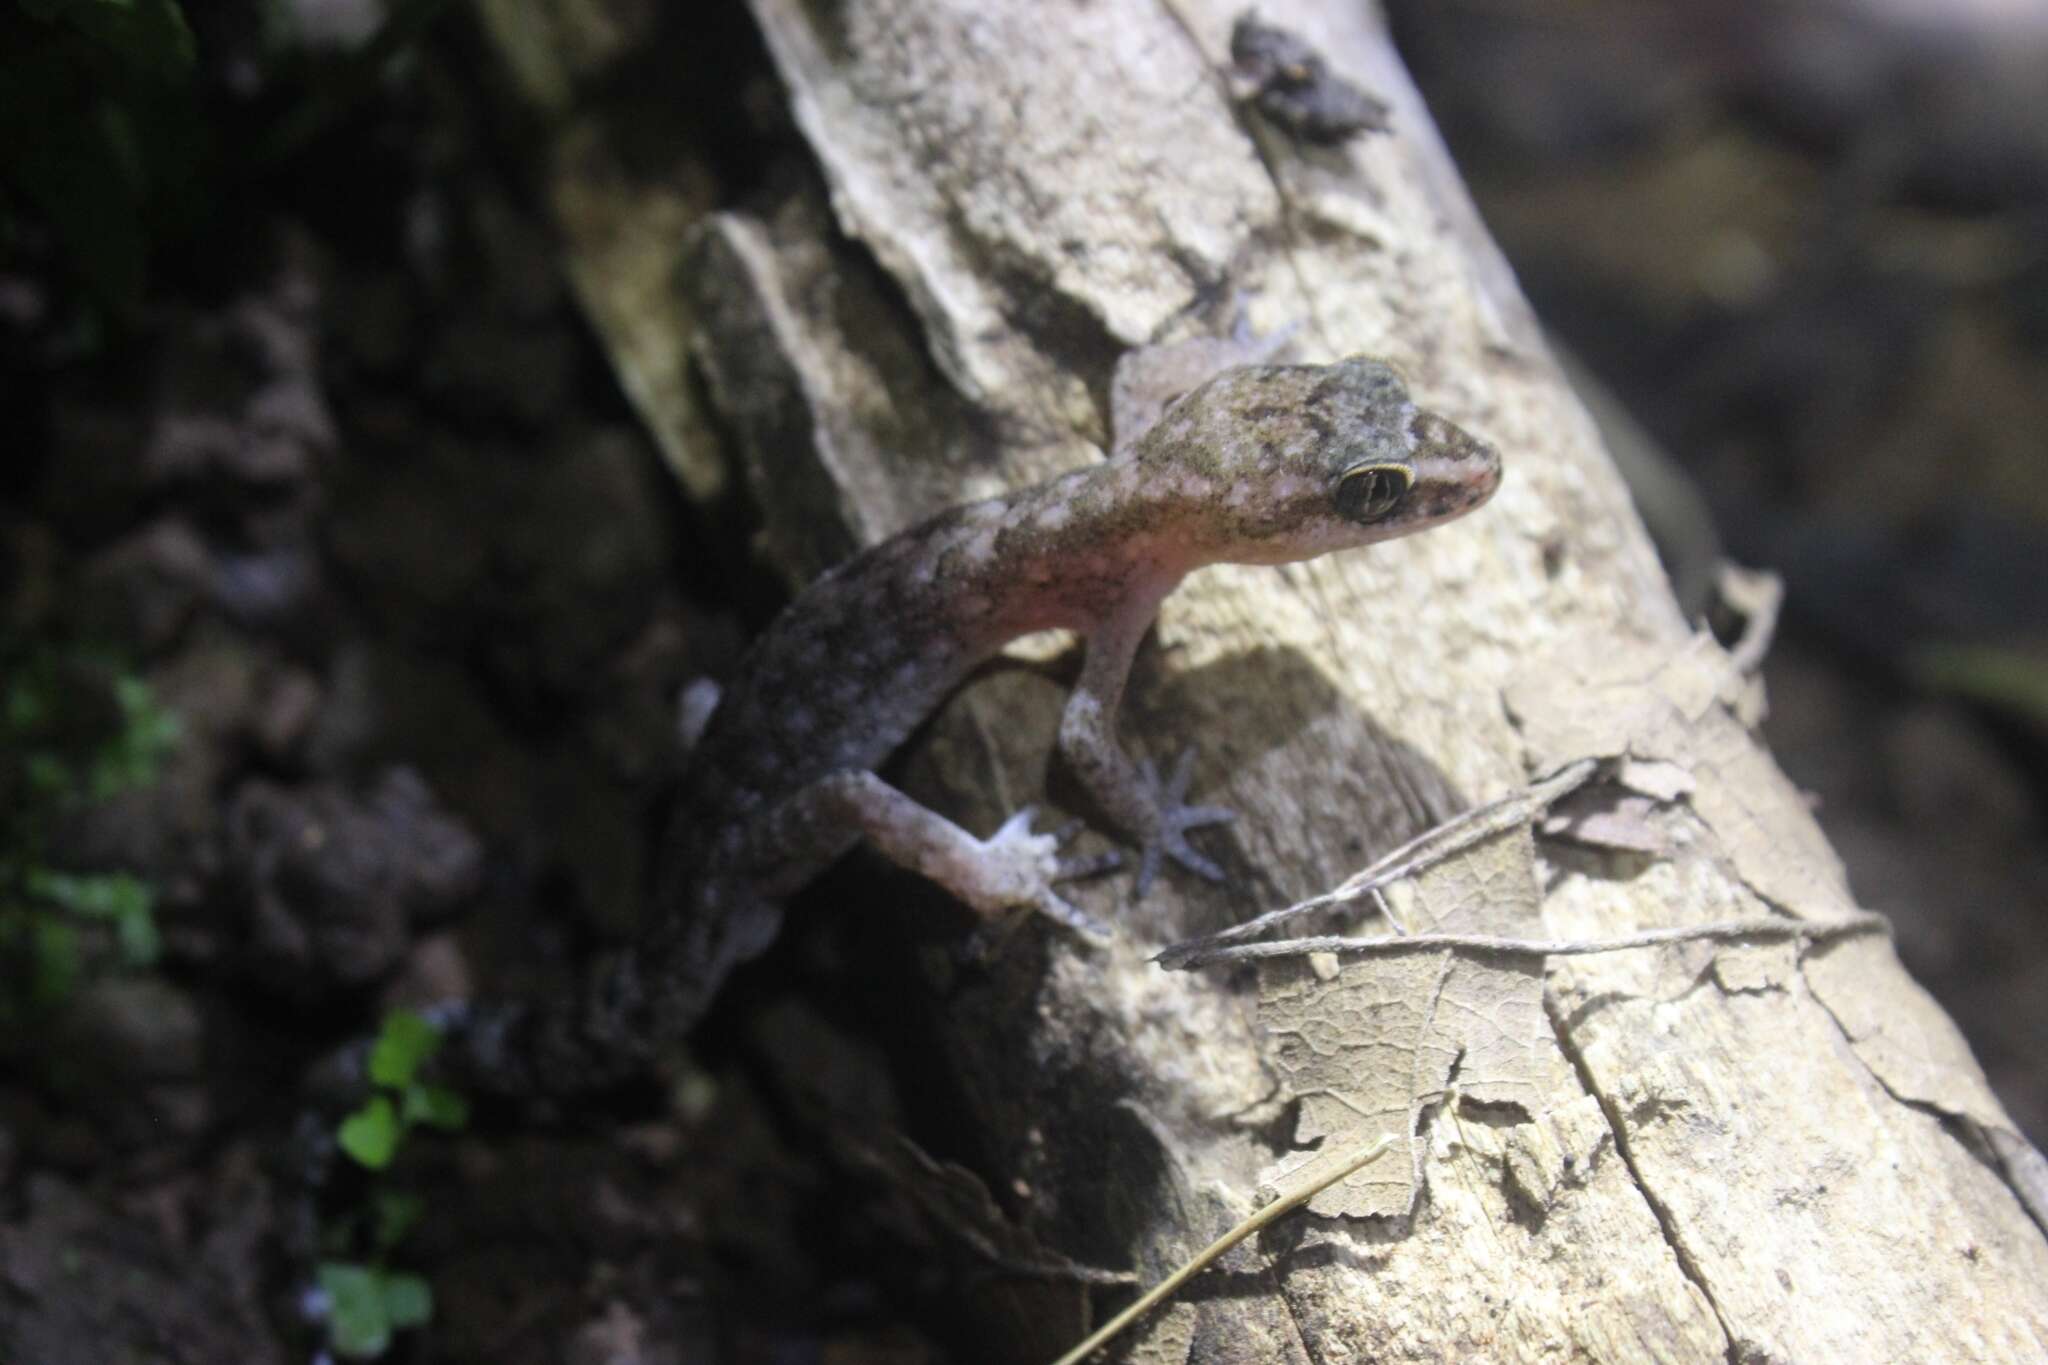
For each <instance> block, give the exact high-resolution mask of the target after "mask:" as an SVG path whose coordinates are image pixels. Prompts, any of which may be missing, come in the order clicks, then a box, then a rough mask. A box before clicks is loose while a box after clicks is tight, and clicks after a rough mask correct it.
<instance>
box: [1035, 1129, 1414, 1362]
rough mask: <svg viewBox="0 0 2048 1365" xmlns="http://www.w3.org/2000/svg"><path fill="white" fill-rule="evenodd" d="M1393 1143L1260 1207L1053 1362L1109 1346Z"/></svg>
mask: <svg viewBox="0 0 2048 1365" xmlns="http://www.w3.org/2000/svg"><path fill="white" fill-rule="evenodd" d="M1393 1145H1394V1139H1393V1138H1392V1137H1382V1138H1380V1139H1379V1140H1378V1141H1377V1142H1369V1143H1367V1144H1366V1145H1365V1146H1363V1147H1361V1148H1359V1149H1358V1153H1357V1155H1355V1156H1354V1157H1353V1158H1352V1159H1351V1160H1349V1161H1347V1162H1345V1163H1344V1164H1343V1165H1342V1166H1339V1167H1337V1168H1336V1169H1335V1170H1333V1171H1331V1172H1330V1173H1329V1174H1327V1175H1325V1176H1324V1177H1323V1178H1322V1179H1320V1180H1315V1181H1311V1182H1310V1183H1308V1184H1306V1185H1304V1186H1302V1187H1301V1188H1300V1189H1298V1190H1295V1191H1293V1192H1292V1193H1290V1194H1286V1195H1283V1196H1282V1197H1281V1198H1279V1199H1275V1200H1274V1201H1273V1202H1272V1203H1270V1204H1268V1205H1266V1207H1264V1208H1262V1209H1260V1210H1259V1211H1258V1212H1257V1213H1254V1214H1253V1215H1252V1216H1251V1217H1249V1218H1247V1219H1245V1220H1244V1221H1243V1222H1241V1223H1239V1224H1238V1225H1237V1226H1236V1227H1233V1228H1232V1229H1230V1231H1228V1232H1226V1233H1224V1234H1223V1235H1222V1236H1221V1237H1218V1238H1217V1239H1216V1240H1215V1241H1213V1242H1211V1243H1209V1245H1208V1246H1206V1247H1203V1248H1202V1249H1201V1250H1200V1251H1198V1252H1196V1253H1195V1254H1194V1255H1193V1256H1192V1257H1190V1258H1189V1259H1188V1261H1187V1263H1186V1264H1185V1265H1183V1266H1181V1267H1180V1268H1179V1269H1178V1270H1176V1271H1174V1272H1173V1273H1172V1274H1171V1275H1168V1276H1167V1277H1166V1278H1165V1279H1163V1280H1161V1281H1160V1282H1159V1283H1158V1284H1156V1285H1153V1286H1152V1288H1150V1289H1148V1290H1146V1291H1145V1292H1144V1293H1143V1294H1140V1295H1139V1296H1138V1297H1137V1298H1136V1299H1134V1300H1133V1301H1132V1302H1131V1305H1130V1306H1129V1307H1128V1308H1126V1309H1124V1311H1123V1312H1121V1313H1118V1314H1117V1315H1116V1316H1115V1317H1113V1318H1111V1319H1110V1320H1109V1321H1108V1322H1105V1323H1103V1324H1102V1326H1100V1327H1098V1328H1096V1329H1095V1331H1094V1332H1093V1333H1091V1334H1090V1335H1089V1337H1088V1339H1087V1340H1086V1341H1083V1342H1082V1343H1081V1344H1080V1345H1079V1346H1076V1347H1075V1348H1074V1349H1073V1350H1071V1351H1069V1352H1067V1353H1066V1354H1065V1355H1063V1356H1061V1357H1060V1358H1059V1359H1058V1360H1056V1361H1054V1362H1053V1365H1080V1362H1081V1361H1083V1360H1086V1359H1087V1358H1088V1357H1089V1356H1091V1355H1093V1354H1094V1353H1095V1352H1097V1351H1099V1350H1101V1349H1102V1348H1103V1347H1104V1346H1106V1345H1108V1344H1109V1342H1110V1341H1111V1340H1113V1339H1114V1338H1115V1337H1116V1336H1117V1334H1118V1333H1120V1332H1122V1331H1123V1330H1124V1329H1125V1328H1127V1327H1129V1326H1130V1325H1131V1324H1132V1323H1134V1322H1136V1321H1137V1320H1138V1319H1139V1318H1142V1317H1143V1316H1145V1314H1147V1313H1149V1312H1151V1311H1152V1310H1153V1309H1154V1308H1156V1307H1158V1306H1159V1305H1160V1304H1161V1303H1162V1302H1164V1301H1165V1300H1166V1299H1167V1298H1168V1297H1170V1296H1171V1295H1172V1294H1173V1293H1174V1292H1175V1291H1176V1290H1178V1289H1179V1288H1180V1287H1181V1286H1182V1285H1184V1284H1186V1283H1187V1282H1188V1281H1189V1280H1191V1279H1193V1278H1194V1277H1195V1276H1197V1275H1199V1274H1201V1273H1202V1272H1203V1271H1204V1270H1207V1269H1208V1268H1209V1267H1210V1266H1211V1265H1213V1264H1215V1263H1216V1261H1217V1260H1218V1259H1219V1258H1221V1257H1222V1255H1223V1254H1224V1253H1225V1252H1227V1251H1229V1250H1230V1249H1231V1248H1232V1247H1234V1246H1236V1245H1237V1244H1238V1243H1239V1242H1242V1241H1244V1240H1245V1239H1246V1238H1247V1237H1251V1236H1255V1235H1256V1234H1258V1233H1260V1232H1262V1231H1264V1230H1265V1229H1266V1228H1267V1227H1269V1226H1271V1225H1272V1224H1274V1223H1276V1222H1278V1221H1279V1220H1280V1219H1282V1218H1284V1217H1286V1216H1287V1215H1288V1214H1290V1213H1292V1212H1293V1211H1294V1210H1296V1209H1298V1208H1300V1207H1301V1206H1302V1205H1303V1204H1306V1203H1307V1202H1308V1201H1309V1200H1311V1199H1313V1198H1315V1197H1316V1195H1317V1194H1319V1193H1320V1192H1322V1191H1323V1190H1324V1189H1326V1188H1328V1187H1329V1186H1331V1185H1334V1184H1336V1183H1337V1182H1338V1181H1340V1180H1342V1179H1344V1177H1346V1176H1348V1175H1350V1174H1351V1173H1352V1172H1354V1171H1356V1170H1358V1169H1359V1168H1360V1167H1362V1166H1364V1165H1365V1164H1366V1163H1367V1162H1368V1161H1371V1160H1372V1159H1373V1158H1374V1157H1376V1156H1378V1155H1379V1154H1380V1153H1381V1152H1384V1151H1386V1150H1387V1148H1389V1147H1391V1146H1393Z"/></svg>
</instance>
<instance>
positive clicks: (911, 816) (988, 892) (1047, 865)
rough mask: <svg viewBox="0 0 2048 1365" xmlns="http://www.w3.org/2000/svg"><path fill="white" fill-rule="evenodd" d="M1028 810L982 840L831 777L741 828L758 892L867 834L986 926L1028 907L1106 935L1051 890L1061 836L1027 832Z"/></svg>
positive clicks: (884, 793) (797, 880)
mask: <svg viewBox="0 0 2048 1365" xmlns="http://www.w3.org/2000/svg"><path fill="white" fill-rule="evenodd" d="M1031 814H1032V812H1031V808H1030V807H1029V806H1027V807H1025V808H1024V809H1023V810H1020V811H1018V812H1017V813H1016V814H1015V815H1013V816H1011V817H1010V818H1009V819H1008V820H1006V821H1004V822H1003V826H1002V828H1000V829H998V830H997V831H996V832H995V833H994V834H991V835H990V836H989V837H988V838H986V839H978V838H976V837H975V836H974V835H972V834H969V833H968V832H967V831H966V830H964V829H962V828H960V826H958V825H956V824H954V823H953V822H952V821H951V820H948V819H947V818H946V817H945V816H943V815H940V814H939V813H938V812H937V811H935V810H932V809H931V808H929V807H927V806H924V805H921V804H919V803H918V802H916V801H914V800H912V799H911V798H910V797H908V796H905V795H904V794H903V793H902V792H900V791H898V790H897V789H896V788H895V787H892V786H890V785H889V784H888V783H887V782H884V781H883V780H882V779H881V778H879V777H877V776H876V775H875V774H873V773H871V772H867V771H865V770H859V769H849V770H846V771H842V772H836V773H830V774H828V775H826V776H824V777H821V778H819V779H818V780H817V781H815V782H813V783H811V784H810V785H809V786H808V787H805V788H804V789H803V790H802V791H800V792H798V793H796V794H795V795H794V796H792V797H790V798H789V799H787V800H786V801H784V802H782V803H781V804H780V805H778V806H777V807H775V809H773V810H772V811H769V812H768V813H767V814H766V815H765V816H763V817H762V818H761V819H760V820H759V821H758V822H757V823H756V824H755V825H754V826H753V828H751V829H750V830H749V831H748V836H747V837H748V861H749V863H750V864H751V865H752V866H753V867H754V868H756V869H757V873H756V875H757V876H758V877H759V879H760V883H761V885H762V887H763V889H764V890H765V891H766V892H767V893H768V894H769V895H772V896H782V895H787V894H789V893H790V892H792V891H794V890H795V889H796V888H798V887H800V886H802V885H803V884H804V883H805V882H807V881H809V880H810V879H811V878H812V877H813V876H815V875H816V874H817V873H818V872H819V871H821V870H823V869H824V868H825V867H826V866H827V865H829V864H830V863H832V862H835V861H836V860H837V859H838V858H839V857H840V856H841V855H842V854H844V853H845V852H846V851H847V850H848V849H849V848H851V847H852V846H853V845H854V844H855V843H857V842H858V841H859V840H860V839H861V838H863V837H865V838H866V839H867V841H868V842H869V843H871V844H873V845H874V846H875V847H876V848H877V849H878V850H880V851H881V853H882V854H883V856H885V857H887V858H888V859H889V860H890V861H891V862H893V863H895V864H897V865H898V866H899V867H906V868H909V869H910V870H911V871H913V872H917V873H920V874H921V875H923V876H925V877H928V878H930V879H931V880H932V881H934V882H937V883H938V884H939V885H940V886H942V887H944V888H946V890H948V891H950V892H952V893H953V894H954V895H955V896H957V897H959V898H960V899H961V900H963V901H965V902H966V903H967V905H968V907H969V908H971V909H972V910H974V911H975V912H976V913H977V914H980V915H982V916H983V917H985V918H988V919H994V918H996V917H997V916H1000V915H1001V914H1002V913H1003V912H1004V911H1007V910H1013V909H1018V908H1021V907H1029V908H1030V909H1033V910H1036V911H1037V912H1038V913H1040V914H1042V915H1045V916H1046V917H1047V918H1049V919H1053V920H1056V921H1058V922H1059V923H1061V924H1064V925H1066V926H1067V927H1068V928H1071V929H1074V930H1077V931H1079V932H1081V933H1083V934H1087V935H1089V936H1091V937H1098V938H1099V937H1103V936H1104V935H1105V934H1106V931H1105V930H1104V929H1103V927H1102V926H1101V925H1099V924H1097V923H1096V922H1095V921H1094V920H1093V919H1091V918H1089V917H1088V916H1087V915H1085V914H1083V913H1082V912H1081V911H1080V910H1079V909H1077V908H1075V907H1074V906H1073V905H1071V904H1069V903H1068V902H1067V901H1066V899H1065V898H1064V897H1062V896H1061V895H1059V893H1058V892H1056V891H1054V890H1053V884H1054V883H1055V882H1057V881H1060V880H1062V879H1063V878H1064V876H1065V869H1064V868H1063V867H1062V865H1061V862H1060V857H1059V839H1058V837H1057V836H1055V835H1052V834H1034V833H1032V832H1031Z"/></svg>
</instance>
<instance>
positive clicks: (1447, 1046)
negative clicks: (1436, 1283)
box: [1259, 826, 1552, 1218]
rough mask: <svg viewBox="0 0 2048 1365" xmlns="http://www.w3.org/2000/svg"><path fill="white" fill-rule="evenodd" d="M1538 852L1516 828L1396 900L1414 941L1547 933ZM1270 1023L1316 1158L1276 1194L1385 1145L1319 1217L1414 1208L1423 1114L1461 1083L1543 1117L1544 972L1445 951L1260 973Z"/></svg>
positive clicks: (1271, 1180)
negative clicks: (1541, 921)
mask: <svg viewBox="0 0 2048 1365" xmlns="http://www.w3.org/2000/svg"><path fill="white" fill-rule="evenodd" d="M1535 857H1536V850H1535V841H1534V838H1533V837H1532V835H1531V834H1530V832H1529V830H1528V828H1527V827H1526V826H1518V827H1516V828H1513V829H1510V830H1507V831H1505V832H1503V833H1501V834H1497V835H1495V836H1493V837H1492V838H1489V839H1486V840H1483V841H1481V842H1480V843H1477V844H1474V845H1472V846H1471V847H1470V848H1468V849H1465V850H1463V851H1461V852H1459V853H1457V854H1455V855H1454V856H1452V857H1451V858H1450V859H1448V860H1447V861H1445V862H1443V863H1440V864H1438V865H1437V866H1435V867H1431V868H1428V869H1426V870H1424V871H1423V872H1421V873H1420V874H1418V875H1417V876H1416V877H1415V878H1414V879H1413V880H1412V881H1411V882H1406V883H1401V884H1399V885H1397V886H1396V887H1395V888H1393V893H1394V899H1395V909H1396V912H1397V914H1398V917H1399V919H1400V921H1401V923H1402V924H1403V925H1404V926H1406V927H1407V928H1408V929H1410V930H1412V931H1416V932H1430V931H1445V932H1452V931H1456V932H1467V933H1496V934H1519V935H1524V936H1533V935H1534V934H1535V932H1536V930H1537V927H1538V924H1537V911H1538V896H1537V885H1536V866H1535ZM1260 978H1261V990H1260V1000H1259V1013H1260V1022H1261V1024H1262V1025H1263V1026H1264V1028H1265V1029H1266V1031H1267V1034H1268V1035H1269V1037H1270V1038H1271V1039H1272V1041H1273V1048H1272V1053H1273V1060H1274V1065H1275V1066H1276V1068H1277V1069H1278V1070H1279V1072H1280V1075H1281V1079H1282V1082H1283V1083H1284V1084H1285V1085H1286V1086H1287V1088H1288V1089H1289V1090H1290V1091H1291V1092H1292V1093H1293V1094H1294V1095H1295V1096H1296V1097H1297V1098H1298V1099H1299V1101H1300V1105H1301V1112H1300V1118H1299V1120H1298V1123H1297V1126H1296V1131H1295V1136H1296V1139H1297V1140H1298V1141H1299V1142H1301V1143H1302V1144H1304V1145H1308V1144H1317V1143H1319V1144H1320V1146H1319V1147H1318V1149H1317V1150H1316V1151H1315V1152H1314V1153H1313V1154H1312V1155H1310V1156H1308V1157H1307V1158H1306V1159H1304V1158H1302V1157H1301V1156H1300V1155H1299V1154H1296V1155H1294V1156H1291V1157H1289V1158H1284V1159H1283V1160H1282V1161H1280V1162H1279V1163H1278V1164H1276V1165H1275V1166H1274V1167H1273V1168H1272V1169H1270V1170H1268V1171H1267V1172H1266V1173H1265V1176H1264V1183H1265V1184H1266V1185H1268V1186H1270V1187H1272V1188H1274V1189H1275V1190H1284V1189H1288V1188H1292V1187H1295V1186H1297V1185H1298V1184H1299V1183H1301V1182H1303V1181H1308V1180H1313V1179H1315V1178H1317V1176H1318V1175H1319V1174H1322V1173H1323V1172H1325V1171H1326V1170H1327V1168H1328V1166H1329V1165H1331V1164H1334V1163H1341V1162H1344V1161H1347V1160H1349V1159H1350V1158H1351V1156H1352V1154H1354V1153H1356V1152H1357V1150H1358V1149H1359V1148H1360V1147H1361V1146H1363V1145H1365V1144H1368V1143H1371V1142H1373V1141H1375V1140H1377V1139H1378V1138H1380V1137H1382V1136H1389V1137H1392V1138H1393V1139H1394V1141H1393V1144H1392V1145H1391V1146H1390V1147H1389V1148H1388V1149H1387V1151H1386V1152H1385V1153H1384V1154H1383V1155H1381V1156H1380V1157H1378V1158H1376V1159H1374V1160H1373V1161H1371V1162H1368V1163H1367V1164H1366V1165H1365V1166H1363V1167H1361V1168H1360V1169H1359V1170H1358V1171H1356V1172H1354V1173H1353V1174H1352V1175H1350V1176H1349V1177H1347V1178H1345V1179H1343V1180H1340V1181H1338V1182H1337V1183H1335V1184H1333V1185H1331V1186H1330V1187H1329V1188H1328V1189H1325V1190H1323V1191H1322V1192H1321V1193H1320V1194H1318V1195H1316V1197H1315V1198H1314V1199H1312V1200H1311V1201H1310V1202H1309V1209H1310V1211H1311V1212H1314V1213H1318V1214H1322V1215H1325V1216H1338V1215H1341V1216H1345V1217H1352V1218H1362V1217H1385V1216H1391V1215H1402V1214H1406V1213H1408V1212H1409V1211H1410V1210H1412V1209H1413V1208H1414V1205H1415V1197H1416V1194H1417V1192H1418V1189H1419V1181H1418V1178H1417V1177H1418V1175H1419V1164H1420V1154H1419V1151H1418V1149H1417V1147H1416V1145H1415V1132H1416V1124H1417V1120H1418V1118H1419V1117H1420V1114H1421V1111H1422V1106H1423V1105H1424V1104H1425V1103H1427V1102H1428V1101H1430V1100H1431V1099H1433V1098H1434V1097H1436V1096H1437V1095H1439V1094H1441V1093H1442V1091H1443V1088H1444V1086H1445V1085H1446V1084H1447V1083H1448V1082H1449V1081H1450V1079H1451V1076H1452V1073H1453V1071H1455V1072H1456V1074H1457V1077H1458V1085H1459V1088H1460V1090H1461V1091H1462V1092H1463V1093H1464V1094H1466V1095H1467V1096H1469V1097H1470V1098H1472V1099H1474V1100H1476V1101H1479V1102H1481V1103H1496V1104H1517V1105H1520V1106H1522V1107H1523V1108H1524V1109H1525V1110H1527V1111H1531V1112H1533V1110H1534V1108H1535V1106H1536V1104H1537V1102H1538V1100H1539V1097H1540V1095H1541V1093H1542V1087H1543V1084H1544V1080H1545V1078H1544V1076H1543V1075H1542V1068H1543V1066H1544V1064H1545V1060H1546V1057H1547V1054H1548V1053H1549V1051H1550V1049H1551V1047H1552V1044H1551V1041H1550V1034H1549V1030H1548V1028H1547V1027H1546V1025H1545V1023H1544V1019H1543V974H1542V970H1541V965H1540V963H1536V962H1532V961H1528V960H1522V961H1516V962H1488V961H1482V960H1480V959H1477V958H1474V957H1471V956H1469V955H1467V956H1458V957H1453V956H1452V955H1451V954H1448V953H1433V954H1416V955H1413V956H1401V957H1394V958H1382V959H1369V960H1353V961H1349V962H1346V963H1344V964H1343V965H1342V966H1341V967H1340V968H1339V969H1338V971H1337V972H1336V974H1335V975H1334V976H1330V975H1329V974H1327V973H1326V972H1318V971H1317V970H1316V968H1315V965H1314V964H1313V963H1311V962H1310V961H1309V960H1307V959H1305V958H1292V959H1276V960H1273V961H1271V962H1268V963H1263V964H1261V968H1260Z"/></svg>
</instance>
